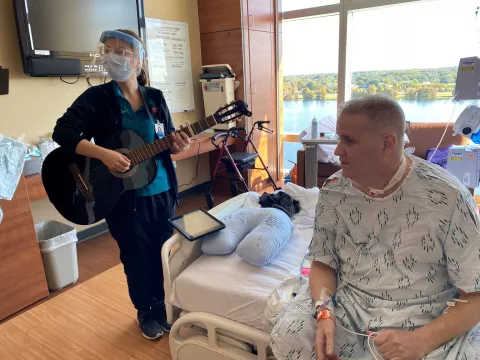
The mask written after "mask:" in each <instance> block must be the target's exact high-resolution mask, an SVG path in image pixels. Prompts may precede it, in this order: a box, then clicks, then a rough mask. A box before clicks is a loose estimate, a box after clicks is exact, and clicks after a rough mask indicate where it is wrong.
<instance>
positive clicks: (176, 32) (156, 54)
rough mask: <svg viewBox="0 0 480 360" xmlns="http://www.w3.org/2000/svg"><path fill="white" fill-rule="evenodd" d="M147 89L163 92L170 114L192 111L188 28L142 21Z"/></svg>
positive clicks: (153, 20) (170, 22)
mask: <svg viewBox="0 0 480 360" xmlns="http://www.w3.org/2000/svg"><path fill="white" fill-rule="evenodd" d="M145 33H146V38H147V53H148V71H149V75H150V86H151V87H154V88H156V89H159V90H161V91H162V92H163V96H164V97H165V100H166V101H167V105H168V107H169V109H170V112H172V113H177V112H185V111H193V110H195V101H194V97H193V83H192V65H191V59H190V41H189V38H188V24H187V23H184V22H177V21H167V20H160V19H152V18H145Z"/></svg>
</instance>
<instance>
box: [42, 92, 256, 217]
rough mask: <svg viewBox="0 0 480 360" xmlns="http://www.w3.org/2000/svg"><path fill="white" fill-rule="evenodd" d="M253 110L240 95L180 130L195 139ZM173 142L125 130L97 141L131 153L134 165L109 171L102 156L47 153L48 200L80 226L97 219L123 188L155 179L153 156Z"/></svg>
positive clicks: (60, 151) (44, 177)
mask: <svg viewBox="0 0 480 360" xmlns="http://www.w3.org/2000/svg"><path fill="white" fill-rule="evenodd" d="M251 115H252V113H251V112H250V111H249V110H248V108H247V105H246V104H245V103H244V102H243V101H241V100H237V101H234V102H232V103H230V104H227V105H225V106H223V107H221V108H219V109H218V110H217V111H216V112H215V113H214V114H213V115H211V116H209V117H207V118H206V119H203V120H201V121H199V122H196V123H194V124H192V125H191V126H188V127H184V128H182V129H181V130H177V132H180V131H182V132H184V133H185V134H187V136H188V137H189V138H191V137H193V136H195V135H197V134H199V133H201V132H203V131H205V130H207V129H210V128H211V127H213V126H215V125H217V124H224V123H228V122H231V121H234V120H237V119H239V118H241V117H242V116H251ZM173 144H174V141H173V137H172V136H171V135H168V136H165V137H163V138H160V139H158V140H156V141H154V142H153V143H151V144H147V143H146V142H145V140H144V139H143V138H142V137H141V136H140V135H138V134H137V133H136V132H134V131H131V130H123V131H121V132H119V133H118V134H117V135H115V136H112V137H111V138H110V139H108V141H106V142H105V143H102V144H99V145H101V146H103V147H105V148H107V149H111V150H115V151H118V152H120V153H122V154H124V155H125V156H126V157H128V158H129V160H130V162H131V165H130V168H129V169H128V170H127V171H126V172H123V173H119V172H115V171H111V170H109V169H108V168H107V167H106V166H105V165H104V164H103V163H102V162H101V161H100V160H97V159H94V158H89V157H86V156H82V155H77V154H72V153H70V152H67V151H66V150H64V149H63V148H62V147H59V148H57V149H55V150H53V151H52V152H51V153H49V154H48V156H47V157H46V158H45V161H44V163H43V167H42V180H43V185H44V186H45V190H46V192H47V195H48V198H49V200H50V202H51V203H52V204H53V205H54V206H55V208H56V209H57V210H58V212H59V213H60V214H61V215H62V216H63V217H64V218H65V219H67V220H68V221H71V222H72V223H75V224H79V225H89V224H94V223H96V222H98V221H100V220H102V219H104V218H105V217H106V216H107V215H108V214H109V213H110V211H111V210H112V208H113V207H114V205H115V203H116V202H117V200H118V198H119V197H120V195H122V193H124V192H125V191H128V190H133V189H140V188H143V187H145V186H147V185H149V184H150V183H151V182H152V181H153V180H154V179H155V177H156V174H157V162H156V161H155V156H157V155H158V154H159V153H161V152H163V151H167V150H169V149H170V148H171V147H172V146H173Z"/></svg>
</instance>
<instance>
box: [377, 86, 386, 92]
mask: <svg viewBox="0 0 480 360" xmlns="http://www.w3.org/2000/svg"><path fill="white" fill-rule="evenodd" d="M377 91H378V92H384V91H385V86H383V85H382V84H380V86H379V87H378V90H377Z"/></svg>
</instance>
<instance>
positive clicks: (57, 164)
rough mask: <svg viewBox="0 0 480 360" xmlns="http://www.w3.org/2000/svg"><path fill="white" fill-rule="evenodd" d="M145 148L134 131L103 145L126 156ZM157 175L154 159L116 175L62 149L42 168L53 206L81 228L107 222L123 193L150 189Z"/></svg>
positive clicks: (101, 165) (128, 131) (48, 159)
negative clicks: (135, 150)
mask: <svg viewBox="0 0 480 360" xmlns="http://www.w3.org/2000/svg"><path fill="white" fill-rule="evenodd" d="M144 145H145V141H144V140H143V138H142V137H141V136H140V135H138V134H137V133H135V132H134V131H131V130H124V131H122V132H120V133H119V134H118V135H116V136H113V137H112V138H110V139H109V141H107V142H106V143H103V144H101V146H102V147H105V148H107V149H111V150H116V151H118V152H121V153H123V154H126V155H127V154H128V153H129V152H130V151H132V150H134V149H137V148H140V147H142V146H144ZM76 173H78V174H80V175H81V179H79V177H76V176H75V174H76ZM156 174H157V163H156V160H155V158H154V157H152V158H150V159H147V160H145V161H143V162H141V163H139V164H137V165H135V166H133V167H132V168H130V169H129V170H128V171H127V172H125V173H116V172H111V171H109V170H108V169H107V168H106V167H105V165H103V163H102V162H101V161H100V160H97V159H92V158H87V157H85V156H81V155H76V154H71V153H68V152H66V151H65V150H63V149H62V148H57V149H55V150H54V151H52V152H51V153H50V154H49V155H48V156H47V157H46V159H45V161H44V163H43V167H42V181H43V185H44V186H45V190H46V192H47V194H48V197H49V200H50V202H51V203H52V204H53V205H54V206H55V208H56V209H57V210H58V212H59V213H60V214H61V215H62V216H63V217H64V218H65V219H67V220H68V221H71V222H72V223H75V224H79V225H89V224H94V223H96V222H98V221H100V220H102V219H104V218H105V217H106V216H107V215H108V214H109V213H110V211H111V210H112V208H113V207H114V205H115V203H116V202H117V200H118V198H119V197H120V195H121V194H122V193H123V192H125V191H127V190H133V189H139V188H142V187H145V186H147V185H148V184H150V183H151V182H152V181H153V180H154V179H155V176H156ZM85 189H86V191H85ZM82 190H83V191H82Z"/></svg>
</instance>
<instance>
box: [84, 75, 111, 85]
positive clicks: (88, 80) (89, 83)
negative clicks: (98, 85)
mask: <svg viewBox="0 0 480 360" xmlns="http://www.w3.org/2000/svg"><path fill="white" fill-rule="evenodd" d="M100 81H101V82H102V83H103V84H105V83H106V82H107V77H106V76H105V77H104V78H103V80H102V79H101V78H100ZM87 84H88V87H92V86H94V85H92V83H91V82H90V78H89V77H88V76H87Z"/></svg>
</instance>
